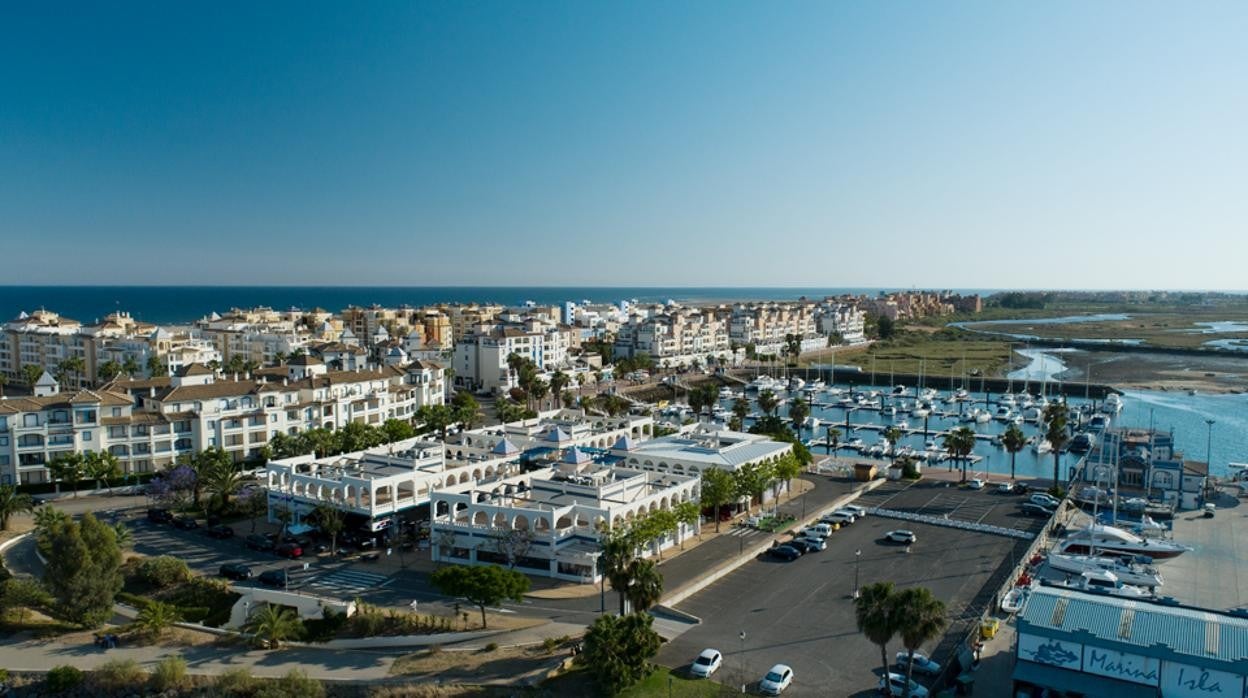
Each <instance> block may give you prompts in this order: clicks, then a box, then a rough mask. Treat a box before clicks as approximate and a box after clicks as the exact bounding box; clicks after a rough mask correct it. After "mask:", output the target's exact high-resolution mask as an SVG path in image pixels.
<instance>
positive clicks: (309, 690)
mask: <svg viewBox="0 0 1248 698" xmlns="http://www.w3.org/2000/svg"><path fill="white" fill-rule="evenodd" d="M324 696H325V687H324V686H323V685H321V682H320V681H317V680H316V679H310V678H308V675H307V674H305V673H303V672H302V671H299V670H298V669H291V670H290V672H289V673H287V674H286V675H285V676H283V677H282V678H280V679H277V680H275V681H270V682H267V683H265V684H264V685H263V686H261V688H260V690H259V691H258V692H256V698H324Z"/></svg>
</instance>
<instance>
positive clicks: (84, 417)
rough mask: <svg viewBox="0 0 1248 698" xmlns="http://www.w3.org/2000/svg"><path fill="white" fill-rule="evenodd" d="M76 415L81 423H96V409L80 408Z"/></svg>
mask: <svg viewBox="0 0 1248 698" xmlns="http://www.w3.org/2000/svg"><path fill="white" fill-rule="evenodd" d="M75 416H76V417H77V419H78V423H79V424H95V410H78V412H77V413H76V414H75Z"/></svg>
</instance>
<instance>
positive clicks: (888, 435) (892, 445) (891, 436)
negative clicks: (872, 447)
mask: <svg viewBox="0 0 1248 698" xmlns="http://www.w3.org/2000/svg"><path fill="white" fill-rule="evenodd" d="M884 440H885V441H887V442H888V452H889V455H892V454H894V453H896V452H897V442H898V441H901V429H898V428H897V427H889V428H887V429H885V430H884Z"/></svg>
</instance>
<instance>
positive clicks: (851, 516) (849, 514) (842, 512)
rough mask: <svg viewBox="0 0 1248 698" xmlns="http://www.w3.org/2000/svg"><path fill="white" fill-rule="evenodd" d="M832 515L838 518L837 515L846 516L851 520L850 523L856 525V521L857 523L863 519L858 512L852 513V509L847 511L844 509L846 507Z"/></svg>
mask: <svg viewBox="0 0 1248 698" xmlns="http://www.w3.org/2000/svg"><path fill="white" fill-rule="evenodd" d="M832 515H833V516H837V515H840V516H844V517H846V518H847V519H849V523H854V522H855V521H857V520H858V519H860V518H862V517H860V516H858V512H856V511H852V510H850V509H846V508H844V507H841V508H840V509H837V510H836V511H834V512H832Z"/></svg>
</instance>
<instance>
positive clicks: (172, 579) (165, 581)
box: [135, 555, 191, 589]
mask: <svg viewBox="0 0 1248 698" xmlns="http://www.w3.org/2000/svg"><path fill="white" fill-rule="evenodd" d="M135 576H136V577H138V579H139V581H141V582H143V583H144V584H147V585H148V586H150V587H153V588H155V589H168V588H169V587H172V586H176V585H178V584H182V583H184V582H187V581H189V580H190V579H191V569H190V568H189V567H187V566H186V563H185V562H183V561H182V560H180V559H178V558H176V557H171V556H169V555H161V556H159V557H149V558H147V559H145V560H143V561H142V562H140V563H139V566H138V569H137V570H135Z"/></svg>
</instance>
